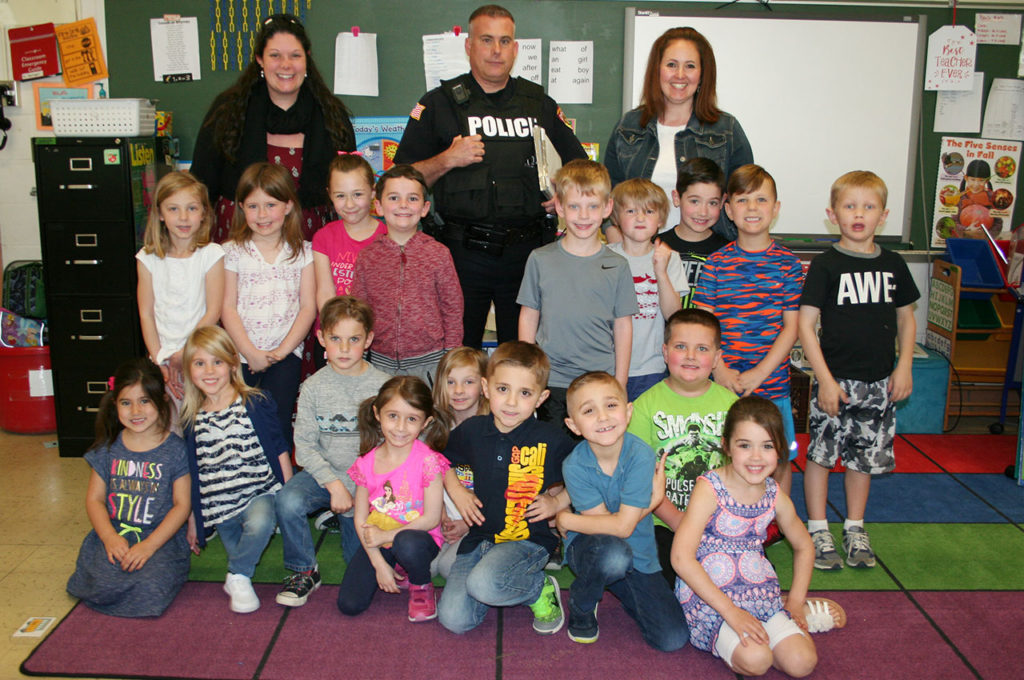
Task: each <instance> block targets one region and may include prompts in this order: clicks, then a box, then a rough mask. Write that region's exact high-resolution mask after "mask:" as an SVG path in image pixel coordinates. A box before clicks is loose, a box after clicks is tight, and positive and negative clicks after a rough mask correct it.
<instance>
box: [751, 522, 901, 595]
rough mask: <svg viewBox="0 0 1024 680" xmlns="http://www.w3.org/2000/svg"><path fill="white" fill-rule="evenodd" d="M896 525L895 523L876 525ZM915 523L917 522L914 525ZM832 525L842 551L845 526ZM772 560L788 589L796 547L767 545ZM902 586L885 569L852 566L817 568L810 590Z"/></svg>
mask: <svg viewBox="0 0 1024 680" xmlns="http://www.w3.org/2000/svg"><path fill="white" fill-rule="evenodd" d="M875 526H876V525H871V526H869V527H868V530H869V531H870V532H871V543H872V547H874V548H875V552H876V554H877V553H878V548H877V547H876V546H875V528H874V527H875ZM877 526H894V525H877ZM915 526H916V525H915ZM830 528H832V534H833V538H835V541H836V548H837V549H838V550H840V552H842V525H841V524H838V525H836V526H835V527H830ZM765 554H766V555H767V556H768V559H769V561H771V563H772V565H773V566H774V567H775V573H777V574H778V575H779V585H781V586H782V589H783V590H788V589H789V586H790V584H791V583H792V582H793V549H792V548H790V547H789V543H788V542H786V541H780V542H778V543H776V544H775V545H773V546H771V547H770V548H768V550H767V551H766V552H765ZM898 588H899V586H897V585H896V583H895V582H894V581H893V580H892V579H891V578H889V575H888V574H886V573H885V570H884V569H881V568H879V567H875V568H874V569H850V568H849V567H845V568H843V569H839V570H837V571H821V570H820V569H815V570H814V573H813V574H812V575H811V587H810V589H811V590H897V589H898Z"/></svg>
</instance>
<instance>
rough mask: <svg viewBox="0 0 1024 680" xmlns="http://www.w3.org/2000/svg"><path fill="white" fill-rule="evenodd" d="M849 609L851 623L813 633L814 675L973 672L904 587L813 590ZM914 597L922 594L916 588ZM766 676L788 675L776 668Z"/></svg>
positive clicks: (823, 678)
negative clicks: (833, 590)
mask: <svg viewBox="0 0 1024 680" xmlns="http://www.w3.org/2000/svg"><path fill="white" fill-rule="evenodd" d="M813 595H819V596H822V597H828V598H830V599H832V600H835V601H836V602H838V603H839V604H840V605H842V607H843V609H845V610H846V616H847V622H846V627H844V628H842V629H840V630H834V631H831V632H828V633H821V634H818V635H814V636H813V638H814V643H815V645H816V646H817V649H818V667H817V668H816V669H815V671H814V674H813V675H812V676H811V677H813V678H815V680H832V679H835V680H840V679H844V680H847V679H848V680H854V679H856V678H864V679H865V680H868V679H870V680H877V679H878V678H928V679H929V680H947V679H948V680H954V679H955V680H962V679H963V678H969V677H971V673H970V671H969V670H968V668H967V667H966V666H965V665H964V663H963V661H961V660H960V659H959V658H958V657H957V655H956V653H955V652H954V651H953V649H952V648H950V647H949V645H948V644H947V643H946V642H945V641H944V640H943V639H942V636H941V635H939V633H938V632H937V631H936V630H935V628H933V627H932V626H931V624H929V623H928V621H927V619H926V618H925V617H924V616H923V615H922V614H921V612H920V611H919V610H918V609H917V608H916V607H915V606H914V604H913V603H912V602H911V601H910V600H909V599H908V598H907V596H906V595H905V594H903V593H900V592H894V591H890V592H863V591H860V592H851V591H844V592H838V591H837V592H822V593H813ZM915 597H917V594H916V593H915ZM764 677H765V678H771V679H772V680H776V679H781V678H785V677H786V676H785V675H783V674H782V673H779V672H778V671H775V670H774V669H773V670H771V671H769V672H768V673H767V674H766V675H765V676H764Z"/></svg>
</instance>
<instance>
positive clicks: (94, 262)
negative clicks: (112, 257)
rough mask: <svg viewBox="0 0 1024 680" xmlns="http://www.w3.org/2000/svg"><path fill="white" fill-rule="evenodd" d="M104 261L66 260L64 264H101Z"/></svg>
mask: <svg viewBox="0 0 1024 680" xmlns="http://www.w3.org/2000/svg"><path fill="white" fill-rule="evenodd" d="M102 261H103V260H64V264H76V265H77V264H89V265H93V264H100V263H101V262H102Z"/></svg>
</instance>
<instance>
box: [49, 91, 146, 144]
mask: <svg viewBox="0 0 1024 680" xmlns="http://www.w3.org/2000/svg"><path fill="white" fill-rule="evenodd" d="M50 112H51V113H52V115H53V134H54V135H56V136H58V137H113V136H118V137H143V136H150V135H154V134H156V105H155V104H153V102H151V101H150V100H148V99H55V100H53V101H52V102H50Z"/></svg>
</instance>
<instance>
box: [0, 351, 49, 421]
mask: <svg viewBox="0 0 1024 680" xmlns="http://www.w3.org/2000/svg"><path fill="white" fill-rule="evenodd" d="M0 429H3V430H6V431H8V432H17V433H19V434H42V433H44V432H54V431H56V429H57V416H56V412H55V410H54V404H53V381H52V379H51V377H50V348H49V347H0Z"/></svg>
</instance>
